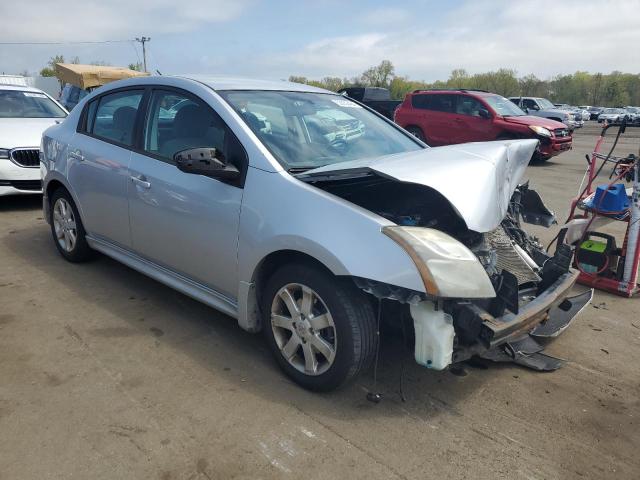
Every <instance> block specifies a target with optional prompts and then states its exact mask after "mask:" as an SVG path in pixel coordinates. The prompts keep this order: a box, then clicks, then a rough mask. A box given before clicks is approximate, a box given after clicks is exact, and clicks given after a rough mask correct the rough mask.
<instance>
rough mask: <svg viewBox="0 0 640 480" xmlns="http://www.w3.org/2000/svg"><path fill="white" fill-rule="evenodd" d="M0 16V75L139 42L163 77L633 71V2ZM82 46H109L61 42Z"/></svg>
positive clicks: (229, 1)
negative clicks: (377, 69) (377, 68)
mask: <svg viewBox="0 0 640 480" xmlns="http://www.w3.org/2000/svg"><path fill="white" fill-rule="evenodd" d="M0 18H2V24H3V28H2V30H1V31H0V72H4V73H19V72H22V71H25V70H26V71H29V72H37V71H39V70H40V68H42V67H43V66H44V65H45V64H46V62H47V60H48V59H49V58H50V57H51V56H53V55H56V54H63V55H64V56H65V57H66V58H67V59H70V58H73V57H75V56H78V57H79V58H80V60H81V61H82V62H83V63H90V62H92V61H104V62H107V63H108V64H111V65H128V64H129V63H136V62H138V61H139V60H140V59H141V58H142V51H141V47H140V45H139V44H136V43H135V42H132V41H131V40H132V39H134V38H135V37H140V36H143V35H144V36H147V37H151V41H150V42H149V43H148V49H147V50H148V51H147V62H148V69H149V70H150V71H155V70H159V71H160V72H162V73H163V74H181V73H209V74H225V75H242V76H250V77H257V78H265V79H282V78H288V77H289V75H303V76H306V77H309V78H322V77H325V76H337V77H353V76H355V75H358V74H360V73H362V72H363V71H364V70H366V69H367V68H368V67H370V66H372V65H377V64H379V63H380V61H382V60H385V59H386V60H391V62H392V63H393V64H394V66H395V69H396V74H398V75H403V76H408V77H409V78H411V79H415V80H424V81H434V80H438V79H446V78H447V77H448V76H449V73H450V72H451V70H453V69H455V68H464V69H466V70H467V71H468V72H470V73H477V72H484V71H489V70H495V69H498V68H501V67H506V68H512V69H515V70H516V71H517V72H518V74H519V75H526V74H529V73H533V74H535V75H537V76H538V77H540V78H549V77H551V76H554V75H557V74H563V73H573V72H575V71H578V70H580V71H589V72H603V73H609V72H611V71H613V70H620V71H624V72H631V73H639V72H640V0H552V1H548V0H535V1H531V0H511V1H507V0H493V1H491V0H469V1H463V0H449V1H444V0H440V1H431V0H422V1H421V0H405V1H396V2H389V1H386V2H383V1H377V0H376V1H364V0H352V1H346V0H314V1H305V0H298V1H288V0H270V1H267V0H151V1H149V0H82V1H77V0H76V1H74V0H56V1H51V0H22V1H20V2H11V1H8V0H2V2H0ZM86 41H91V42H101V41H117V42H115V43H94V44H69V43H66V42H86ZM9 42H61V43H62V44H56V45H7V43H9Z"/></svg>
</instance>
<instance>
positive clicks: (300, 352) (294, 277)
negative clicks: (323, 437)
mask: <svg viewBox="0 0 640 480" xmlns="http://www.w3.org/2000/svg"><path fill="white" fill-rule="evenodd" d="M261 309H262V318H263V324H262V330H263V333H264V336H265V338H266V341H267V343H268V344H269V347H270V348H271V351H272V353H273V355H274V357H275V359H276V361H277V362H278V364H279V365H280V367H281V368H282V370H284V372H285V373H286V374H287V375H288V376H289V377H290V378H292V379H293V380H294V381H295V382H296V383H298V384H299V385H301V386H302V387H304V388H307V389H309V390H314V391H330V390H334V389H336V388H339V387H340V386H342V385H344V384H345V383H347V382H348V381H350V380H352V379H353V378H355V377H356V376H357V375H358V374H359V373H360V372H361V371H362V370H363V369H365V368H367V367H368V366H369V365H370V364H371V361H372V359H373V357H374V354H375V348H376V345H377V340H378V339H377V334H376V320H375V314H374V311H373V307H372V305H371V301H370V299H369V298H367V297H366V296H365V294H364V293H362V292H361V291H360V290H359V289H358V288H357V287H356V286H355V285H354V284H353V283H352V282H351V280H349V279H346V278H339V277H335V276H333V275H332V274H331V273H329V272H326V271H324V270H322V269H320V268H318V267H315V266H311V265H302V264H291V265H285V266H283V267H281V268H280V269H279V270H277V271H276V272H275V273H274V274H273V275H272V276H271V278H270V279H269V280H268V281H267V283H266V285H265V288H264V291H263V295H262V302H261Z"/></svg>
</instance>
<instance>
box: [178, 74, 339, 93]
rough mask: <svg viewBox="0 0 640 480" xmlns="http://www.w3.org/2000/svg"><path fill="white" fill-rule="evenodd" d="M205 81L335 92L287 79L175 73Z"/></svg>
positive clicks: (220, 86) (215, 85) (216, 85)
mask: <svg viewBox="0 0 640 480" xmlns="http://www.w3.org/2000/svg"><path fill="white" fill-rule="evenodd" d="M175 76H176V77H179V78H187V79H190V80H194V81H196V82H200V83H204V84H205V85H207V86H209V87H211V88H212V89H214V90H285V91H291V92H315V93H335V92H330V91H329V90H325V89H323V88H318V87H312V86H311V85H305V84H302V83H294V82H288V81H285V80H260V79H254V78H243V77H230V76H220V75H175Z"/></svg>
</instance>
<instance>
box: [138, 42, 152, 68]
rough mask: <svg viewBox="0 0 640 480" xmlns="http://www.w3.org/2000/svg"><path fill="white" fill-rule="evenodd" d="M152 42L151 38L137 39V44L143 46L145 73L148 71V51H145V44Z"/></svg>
mask: <svg viewBox="0 0 640 480" xmlns="http://www.w3.org/2000/svg"><path fill="white" fill-rule="evenodd" d="M150 41H151V37H136V42H139V43H141V44H142V64H143V68H144V71H145V72H146V71H147V50H146V49H145V46H144V44H145V43H146V42H150Z"/></svg>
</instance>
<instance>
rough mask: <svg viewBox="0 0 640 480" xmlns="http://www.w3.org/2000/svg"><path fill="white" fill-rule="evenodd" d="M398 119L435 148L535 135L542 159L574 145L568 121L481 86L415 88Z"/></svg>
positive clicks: (405, 99) (396, 112) (406, 99)
mask: <svg viewBox="0 0 640 480" xmlns="http://www.w3.org/2000/svg"><path fill="white" fill-rule="evenodd" d="M394 121H395V122H396V123H397V124H398V125H400V126H401V127H404V128H405V129H407V130H408V131H409V132H411V133H412V134H413V135H415V136H416V137H418V138H419V139H420V140H423V141H425V142H426V143H428V144H429V145H432V146H440V145H451V144H454V143H465V142H486V141H491V140H502V139H512V138H536V139H538V140H540V143H539V146H538V150H537V151H536V154H535V159H537V160H546V159H548V158H550V157H553V156H554V155H557V154H559V153H561V152H564V151H565V150H569V149H571V143H572V137H571V132H570V131H569V128H568V127H567V126H566V125H565V124H564V123H560V122H556V121H555V120H549V119H547V118H542V117H534V116H530V115H527V114H526V113H524V112H523V111H522V110H521V109H520V108H519V107H517V106H516V105H515V104H514V103H513V102H511V101H509V100H507V99H506V98H504V97H501V96H500V95H496V94H495V93H489V92H483V91H478V90H416V91H414V92H411V93H408V94H407V96H406V97H405V98H404V101H403V102H402V103H401V104H400V106H399V107H398V108H397V109H396V111H395V115H394Z"/></svg>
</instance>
